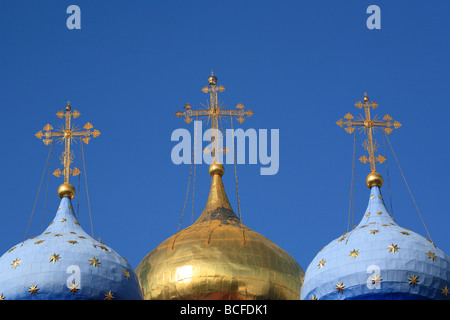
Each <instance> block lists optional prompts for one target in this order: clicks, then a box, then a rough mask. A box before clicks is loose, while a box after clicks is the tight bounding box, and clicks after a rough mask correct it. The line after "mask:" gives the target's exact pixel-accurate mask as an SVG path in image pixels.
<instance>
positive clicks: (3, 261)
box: [0, 196, 142, 300]
mask: <svg viewBox="0 0 450 320" xmlns="http://www.w3.org/2000/svg"><path fill="white" fill-rule="evenodd" d="M0 274H1V275H2V276H1V277H0V298H1V299H5V300H29V299H33V300H98V299H101V300H103V299H114V300H122V299H133V300H135V299H137V300H141V299H142V293H141V290H140V286H139V282H138V278H137V276H136V274H135V273H134V271H133V268H132V267H131V266H130V265H129V264H128V262H127V261H126V260H125V259H124V258H123V257H121V256H120V255H119V254H118V253H117V252H115V251H114V250H113V249H111V248H110V247H108V246H107V245H105V244H104V243H102V242H99V241H96V240H94V239H93V238H92V237H90V236H89V235H88V234H87V233H86V232H85V231H84V230H83V229H82V228H81V226H80V224H79V223H78V221H77V220H76V218H75V215H74V213H73V209H72V203H71V200H70V197H68V196H66V197H63V198H62V199H61V203H60V207H59V208H58V211H57V213H56V216H55V218H54V220H53V222H52V223H50V225H49V226H48V227H47V229H46V230H45V231H44V232H43V233H42V234H41V235H39V236H37V237H32V238H30V239H28V240H25V241H24V242H22V243H19V244H17V245H16V246H14V247H12V248H11V249H9V250H8V251H7V252H6V253H5V254H3V256H1V257H0Z"/></svg>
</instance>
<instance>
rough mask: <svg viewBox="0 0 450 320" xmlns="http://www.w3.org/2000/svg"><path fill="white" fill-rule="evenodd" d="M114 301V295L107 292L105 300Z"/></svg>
mask: <svg viewBox="0 0 450 320" xmlns="http://www.w3.org/2000/svg"><path fill="white" fill-rule="evenodd" d="M112 299H114V293H112V292H111V290H109V291H108V292H107V293H106V294H105V300H112Z"/></svg>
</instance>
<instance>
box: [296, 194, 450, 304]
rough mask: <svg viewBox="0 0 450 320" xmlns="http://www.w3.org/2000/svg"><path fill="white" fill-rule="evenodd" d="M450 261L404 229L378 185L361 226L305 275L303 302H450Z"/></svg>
mask: <svg viewBox="0 0 450 320" xmlns="http://www.w3.org/2000/svg"><path fill="white" fill-rule="evenodd" d="M449 288H450V259H449V257H448V256H447V255H446V254H445V253H444V252H443V251H442V250H441V249H439V248H438V247H436V246H435V245H434V243H433V242H431V241H430V240H429V239H427V238H424V237H423V236H421V235H419V234H418V233H416V232H413V231H411V230H409V229H406V228H403V227H401V226H399V225H398V224H397V223H396V222H395V220H394V219H393V217H392V216H391V215H390V214H389V212H388V211H387V210H386V207H385V205H384V201H383V198H382V195H381V192H380V188H379V187H378V186H373V187H372V188H371V190H370V198H369V204H368V206H367V209H366V212H365V213H364V215H363V218H362V219H361V222H360V223H359V224H358V226H356V227H355V228H354V229H353V230H352V231H350V232H348V233H344V234H342V235H341V236H340V237H338V238H337V239H335V240H333V241H332V242H331V243H329V244H328V245H327V246H326V247H324V248H323V249H322V250H321V251H320V252H319V253H318V254H317V255H316V257H315V258H314V259H313V260H312V262H311V263H310V265H309V266H308V268H307V270H306V273H305V280H304V283H303V286H302V292H301V299H303V300H311V299H319V300H341V299H357V300H365V299H376V300H384V299H405V300H415V299H420V300H422V299H449V298H450V297H449V296H448V289H449Z"/></svg>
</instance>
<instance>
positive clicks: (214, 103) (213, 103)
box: [175, 71, 253, 162]
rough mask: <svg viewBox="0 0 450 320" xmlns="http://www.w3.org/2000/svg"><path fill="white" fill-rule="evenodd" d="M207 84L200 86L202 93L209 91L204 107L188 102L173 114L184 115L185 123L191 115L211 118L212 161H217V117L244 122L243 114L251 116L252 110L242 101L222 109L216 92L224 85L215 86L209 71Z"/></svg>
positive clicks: (213, 77)
mask: <svg viewBox="0 0 450 320" xmlns="http://www.w3.org/2000/svg"><path fill="white" fill-rule="evenodd" d="M208 84H209V85H208V86H205V87H203V88H202V91H203V92H204V93H209V106H206V109H200V110H193V109H192V107H191V106H190V105H189V104H186V105H185V106H184V111H183V112H182V111H177V112H176V113H175V115H176V116H177V117H179V118H181V117H184V121H185V122H186V123H190V122H191V121H192V117H202V116H205V117H208V118H209V119H210V120H211V129H212V130H213V138H212V139H213V140H212V144H213V150H212V152H213V157H214V162H219V158H218V156H219V155H218V152H215V150H219V144H220V141H219V139H215V137H217V136H218V130H219V119H220V118H221V117H224V116H230V117H233V116H236V117H237V120H238V121H239V123H242V122H244V120H245V118H244V116H247V117H251V116H252V115H253V112H252V111H251V110H249V109H247V110H245V107H244V105H243V104H242V103H239V104H238V105H237V106H236V109H233V110H231V109H223V108H222V107H221V106H219V103H218V98H217V93H218V92H223V91H225V87H224V86H222V85H219V86H217V77H216V76H214V73H213V72H212V71H211V76H210V77H209V78H208Z"/></svg>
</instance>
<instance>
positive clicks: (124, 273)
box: [122, 268, 131, 279]
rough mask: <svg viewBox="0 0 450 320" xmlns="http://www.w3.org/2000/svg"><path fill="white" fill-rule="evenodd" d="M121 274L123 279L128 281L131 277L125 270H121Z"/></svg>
mask: <svg viewBox="0 0 450 320" xmlns="http://www.w3.org/2000/svg"><path fill="white" fill-rule="evenodd" d="M122 273H123V276H124V277H125V278H127V279H130V277H131V275H130V272H129V271H128V270H127V269H125V268H123V270H122Z"/></svg>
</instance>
